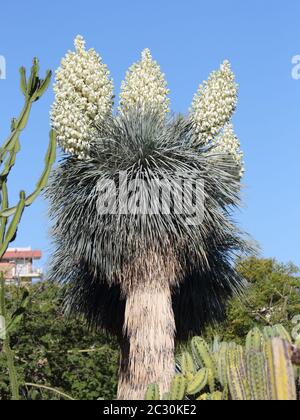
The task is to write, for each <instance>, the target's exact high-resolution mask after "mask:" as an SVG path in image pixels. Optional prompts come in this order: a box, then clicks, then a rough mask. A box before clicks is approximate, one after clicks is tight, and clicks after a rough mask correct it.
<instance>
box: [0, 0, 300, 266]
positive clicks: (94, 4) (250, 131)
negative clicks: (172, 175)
mask: <svg viewBox="0 0 300 420" xmlns="http://www.w3.org/2000/svg"><path fill="white" fill-rule="evenodd" d="M0 13H1V25H0V55H3V56H5V58H6V62H7V79H6V80H0V97H1V112H0V134H1V138H3V137H5V136H6V134H7V133H8V130H9V121H10V118H11V117H12V116H15V115H17V113H18V112H19V110H20V107H21V101H22V97H21V95H20V92H19V88H18V83H19V81H18V68H19V66H20V65H26V66H27V67H28V66H30V64H31V58H32V57H33V56H38V57H39V58H40V61H41V67H42V70H43V71H44V70H45V69H46V68H51V69H55V68H56V67H57V66H58V65H59V62H60V59H61V57H62V56H63V55H64V54H65V52H66V50H67V49H69V48H72V42H73V38H74V37H75V35H76V34H78V33H79V34H82V35H83V36H84V37H85V38H86V40H87V44H88V46H89V47H95V48H96V50H97V51H98V52H99V53H100V54H101V55H102V57H103V59H104V61H105V62H106V63H107V64H108V65H109V68H110V70H111V73H112V76H113V78H114V80H115V85H116V87H117V88H118V86H119V84H120V82H121V80H122V78H123V77H124V74H125V71H126V69H127V67H129V65H131V64H132V62H133V61H136V60H137V59H138V58H139V54H140V51H141V50H142V49H143V48H145V47H149V48H150V49H151V51H152V54H153V56H154V57H155V58H156V59H157V60H158V61H159V63H160V65H161V67H162V69H163V71H164V72H165V73H166V75H167V79H168V83H169V88H170V89H171V100H172V108H173V110H174V111H175V112H185V111H186V110H187V108H188V107H189V105H190V103H191V99H192V96H193V94H194V92H195V91H196V89H197V87H198V85H199V83H200V82H201V81H202V80H203V79H206V77H207V75H208V74H209V73H210V72H211V71H212V70H213V69H215V68H217V67H218V66H219V64H220V62H221V61H223V59H224V58H228V59H229V60H230V61H231V62H232V67H233V70H234V72H235V73H236V77H237V80H238V83H239V84H240V98H239V105H238V110H237V113H236V116H235V118H234V122H235V128H236V132H237V133H238V135H239V137H240V139H241V143H242V147H243V149H244V151H245V156H246V169H247V172H246V177H245V180H244V182H245V189H244V193H243V196H244V208H243V209H242V211H241V212H240V213H239V214H238V215H237V219H238V222H239V224H240V225H241V226H242V227H243V228H245V229H246V230H247V231H248V232H249V233H250V234H252V235H253V237H254V238H255V239H256V240H257V241H258V242H259V243H260V245H261V248H262V253H263V255H265V256H268V257H276V258H278V259H279V260H281V261H284V262H286V261H290V260H291V261H293V262H295V263H296V264H298V265H300V255H299V250H300V229H299V207H300V198H299V191H300V188H299V187H300V182H299V180H300V177H299V163H300V124H299V123H300V80H298V81H297V80H294V79H293V78H292V76H291V70H292V64H291V60H292V57H293V56H294V55H297V54H300V23H299V16H300V2H299V0H287V1H285V2H283V1H279V0H264V1H261V0H251V1H247V2H246V1H241V0H226V1H224V0H210V1H207V0H206V1H202V0H185V1H183V0H180V1H179V0H147V1H145V0H144V1H142V0H139V1H137V0H127V1H124V0H111V1H102V0H85V1H78V0H72V1H61V0H60V1H58V0H51V1H48V2H41V1H37V0H28V1H26V2H24V1H20V0H19V1H17V0H12V1H10V2H8V1H6V2H3V4H2V5H1V9H0ZM52 100H53V93H52V90H51V91H49V92H48V93H47V95H46V96H45V97H44V98H43V99H42V100H41V102H39V103H38V104H37V105H36V106H35V108H34V110H33V113H32V116H31V120H30V124H29V127H28V129H27V131H26V134H25V135H24V136H23V151H22V153H21V154H20V156H19V160H18V162H19V164H18V167H17V169H15V171H14V178H13V180H12V182H11V184H10V190H11V192H12V194H13V196H14V197H16V192H17V191H19V190H20V189H21V188H22V189H25V190H26V191H27V192H30V190H31V189H32V188H33V186H34V183H35V181H36V180H37V178H38V175H39V173H40V172H41V170H42V161H43V155H44V152H45V150H46V146H47V133H48V129H49V117H48V115H49V107H50V104H51V102H52ZM48 228H49V225H48V222H47V204H46V203H45V202H44V201H43V200H42V199H39V200H38V201H37V202H36V203H35V204H34V205H33V206H32V207H31V208H30V209H28V210H27V211H26V213H25V216H24V219H23V222H22V225H21V227H20V229H19V232H18V239H17V241H16V242H15V243H14V245H15V246H27V245H31V246H32V247H34V248H41V249H42V250H43V251H44V254H45V258H44V261H43V262H45V261H46V260H47V256H48V255H49V252H50V239H49V235H48Z"/></svg>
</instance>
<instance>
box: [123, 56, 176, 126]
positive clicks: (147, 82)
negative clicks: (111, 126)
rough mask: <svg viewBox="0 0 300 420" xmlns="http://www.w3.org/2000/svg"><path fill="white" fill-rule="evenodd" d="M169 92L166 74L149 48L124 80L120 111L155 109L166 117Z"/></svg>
mask: <svg viewBox="0 0 300 420" xmlns="http://www.w3.org/2000/svg"><path fill="white" fill-rule="evenodd" d="M168 93H169V90H168V88H167V82H166V80H165V76H164V74H163V73H162V72H161V70H160V67H159V65H158V64H157V62H156V61H154V60H153V59H152V56H151V53H150V51H149V49H145V50H144V51H143V52H142V59H141V61H139V62H137V63H134V64H133V65H132V66H131V67H130V68H129V70H128V71H127V73H126V78H125V81H123V82H122V85H121V92H120V106H119V111H120V112H126V111H128V110H129V109H132V108H138V109H140V110H141V111H145V110H147V109H155V110H157V112H158V113H159V115H161V116H162V118H165V116H166V114H168V112H169V111H170V110H169V102H170V100H169V99H168V97H167V95H168Z"/></svg>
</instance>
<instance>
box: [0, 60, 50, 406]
mask: <svg viewBox="0 0 300 420" xmlns="http://www.w3.org/2000/svg"><path fill="white" fill-rule="evenodd" d="M20 76H21V82H20V87H21V91H22V93H23V95H24V106H23V109H22V111H21V113H20V115H19V117H18V118H13V120H12V123H11V133H10V135H9V137H8V139H7V140H6V141H5V142H4V143H3V145H2V147H1V148H0V166H1V169H0V197H1V199H0V202H1V209H0V259H1V258H2V257H3V255H4V253H5V252H6V250H7V248H8V246H9V244H10V243H11V242H12V241H14V239H15V237H16V234H17V229H18V226H19V223H20V221H21V218H22V215H23V212H24V209H25V208H26V207H28V206H30V205H31V204H32V203H33V202H34V200H35V199H36V198H37V196H38V195H39V194H40V193H41V191H42V190H43V189H44V188H45V186H46V184H47V182H48V178H49V174H50V171H51V167H52V164H53V163H54V161H55V156H56V140H55V133H54V131H53V130H51V132H50V142H49V147H48V151H47V154H46V157H45V168H44V171H43V173H42V174H41V176H40V178H39V180H38V182H37V184H36V188H35V190H34V191H33V192H32V193H31V194H29V195H27V196H26V194H25V192H24V191H21V192H20V198H19V202H18V203H17V205H16V206H12V207H10V205H9V193H8V188H7V181H8V177H9V174H10V172H11V170H12V169H13V167H14V165H15V163H16V157H17V154H18V152H19V151H20V149H21V143H20V135H21V133H22V131H23V130H24V129H25V127H26V125H27V122H28V119H29V115H30V111H31V108H32V105H33V103H34V102H36V101H38V100H39V99H40V98H41V96H42V95H43V94H44V93H45V91H46V90H47V88H48V86H49V83H50V79H51V71H48V72H47V73H46V77H45V79H40V78H39V62H38V60H37V59H36V58H35V59H34V60H33V65H32V68H31V73H30V76H29V78H28V80H26V71H25V68H24V67H22V68H21V69H20ZM0 277H1V278H0V281H1V285H0V315H1V316H3V317H4V318H6V310H5V299H4V286H5V284H4V273H0ZM25 298H26V296H25ZM25 298H24V299H25ZM16 316H17V314H15V317H16ZM13 322H14V319H11V320H8V319H6V331H5V338H4V342H3V351H4V353H5V355H6V358H7V364H8V372H9V377H10V385H11V392H12V399H14V400H17V399H19V386H18V380H17V375H16V372H15V368H14V357H13V353H12V351H11V348H10V340H9V332H10V327H11V325H12V323H13Z"/></svg>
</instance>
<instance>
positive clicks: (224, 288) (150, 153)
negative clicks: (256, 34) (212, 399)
mask: <svg viewBox="0 0 300 420" xmlns="http://www.w3.org/2000/svg"><path fill="white" fill-rule="evenodd" d="M75 46H76V52H69V53H68V55H67V58H66V59H64V60H63V62H62V66H61V69H60V70H59V71H58V73H57V80H56V85H55V102H54V105H53V109H52V114H51V118H52V125H53V128H54V129H55V131H56V133H57V136H58V141H59V144H60V145H61V147H62V149H63V151H64V152H65V156H64V159H63V160H62V161H61V162H60V164H59V166H58V168H57V169H56V170H55V171H54V173H53V175H52V181H51V184H50V186H49V188H48V193H47V194H48V197H49V200H50V212H51V215H52V217H53V219H54V227H53V236H54V239H55V243H56V251H55V254H54V258H53V261H52V269H51V273H50V277H51V278H53V279H55V280H60V281H62V282H67V283H68V285H69V288H68V289H67V295H66V307H67V308H68V309H69V310H70V311H71V312H72V313H73V314H76V315H80V314H84V315H85V316H86V318H87V320H88V321H89V323H91V324H94V325H96V326H97V327H103V328H105V329H106V330H108V331H110V332H112V333H114V334H116V335H117V336H118V338H119V341H120V346H121V350H122V358H121V366H120V380H119V391H118V397H119V398H120V399H128V398H129V399H141V398H143V397H144V394H145V390H146V387H147V384H148V383H151V382H153V383H154V382H157V384H159V385H160V388H161V391H162V395H165V393H166V392H168V391H169V386H170V383H171V380H172V376H173V373H174V372H173V371H174V348H175V339H176V338H177V339H179V340H186V339H187V338H188V337H189V336H190V335H191V334H193V335H194V334H199V333H200V332H201V330H202V328H203V325H204V324H205V323H206V322H209V321H212V320H213V321H215V320H218V319H221V318H222V317H223V315H224V305H225V302H226V300H227V298H228V297H229V296H231V295H232V294H233V293H238V292H240V290H241V288H242V284H243V281H242V279H241V278H240V276H239V274H238V273H237V272H236V271H235V270H234V269H233V268H232V264H231V259H232V256H233V254H234V253H235V252H236V251H237V250H241V251H243V252H244V251H247V250H249V246H248V243H247V241H245V240H244V238H243V234H242V233H241V232H240V231H239V230H238V229H237V228H236V227H235V225H234V224H233V223H232V221H231V218H230V217H229V215H230V208H232V207H235V206H237V205H238V204H239V192H240V178H241V161H240V158H239V156H240V155H239V150H238V143H237V139H236V137H235V136H234V135H233V132H232V129H231V126H227V124H229V123H230V119H231V116H232V114H233V111H234V109H235V107H236V101H237V86H236V84H235V81H234V76H233V73H232V71H231V69H230V65H229V63H228V62H224V64H223V65H222V66H221V68H220V70H218V71H217V72H214V73H213V74H212V75H211V77H210V78H209V80H208V82H207V83H206V85H205V87H204V88H200V89H199V92H198V93H197V95H196V97H195V99H194V101H193V104H192V109H191V112H190V114H189V115H187V116H185V117H184V116H173V117H172V116H171V115H170V113H169V99H168V89H167V84H166V81H165V78H164V75H163V73H162V72H161V70H160V68H159V66H158V64H157V63H156V62H155V61H154V60H153V59H152V56H151V53H150V51H149V50H148V49H146V50H144V52H143V53H142V58H141V60H140V61H139V62H138V63H136V64H134V65H133V66H132V67H131V68H130V69H129V71H128V72H127V75H126V78H125V81H124V82H123V83H122V86H121V93H120V102H119V107H118V109H117V110H116V113H113V112H112V98H113V93H112V83H111V81H110V79H109V74H108V71H107V68H106V67H104V65H103V64H102V60H101V59H100V58H99V56H98V55H97V54H96V53H95V52H94V50H90V51H85V49H84V41H83V39H82V38H81V37H79V38H77V39H76V41H75ZM222 139H223V140H222ZM124 174H125V175H124ZM203 184H204V185H203ZM183 190H184V191H183ZM153 191H154V193H153ZM195 197H196V198H197V200H196V201H197V203H196V205H195V203H194V202H195V200H194V198H195ZM204 202H205V205H204ZM199 308H200V309H199ZM192 314H193V315H192ZM213 374H214V371H213V370H212V369H211V368H208V371H207V377H208V381H209V382H210V388H211V391H213V390H214V388H215V385H214V381H213ZM179 381H181V379H180V380H177V381H176V382H175V385H174V389H176V390H177V391H178V389H179V390H182V388H181V386H179V387H178V386H177V385H178V384H179ZM177 382H178V383H177ZM180 383H181V382H180ZM150 393H154V394H155V393H156V391H155V388H153V389H152V390H151V392H150Z"/></svg>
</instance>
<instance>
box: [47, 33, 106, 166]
mask: <svg viewBox="0 0 300 420" xmlns="http://www.w3.org/2000/svg"><path fill="white" fill-rule="evenodd" d="M74 44H75V48H76V52H71V51H69V52H68V53H67V55H66V56H65V58H63V60H62V62H61V67H60V68H59V69H58V70H57V71H56V83H55V85H54V92H55V102H54V104H53V107H52V110H51V121H52V126H53V128H54V129H55V131H56V133H57V137H58V142H59V144H60V146H61V147H62V148H63V149H64V150H65V151H66V152H68V153H71V154H75V155H77V156H78V157H79V158H80V159H84V158H86V157H88V153H89V144H90V138H91V136H92V131H93V129H92V127H93V124H95V123H96V122H99V121H101V118H104V117H105V116H107V115H108V114H109V113H111V112H112V106H113V82H112V80H111V79H110V78H109V71H108V69H107V66H106V65H105V64H103V63H102V59H101V57H100V56H99V55H98V54H97V53H96V51H95V50H93V49H90V50H88V51H86V50H85V41H84V39H83V38H82V37H81V36H77V37H76V39H75V42H74Z"/></svg>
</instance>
